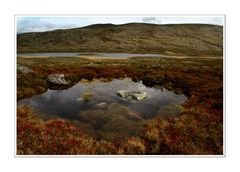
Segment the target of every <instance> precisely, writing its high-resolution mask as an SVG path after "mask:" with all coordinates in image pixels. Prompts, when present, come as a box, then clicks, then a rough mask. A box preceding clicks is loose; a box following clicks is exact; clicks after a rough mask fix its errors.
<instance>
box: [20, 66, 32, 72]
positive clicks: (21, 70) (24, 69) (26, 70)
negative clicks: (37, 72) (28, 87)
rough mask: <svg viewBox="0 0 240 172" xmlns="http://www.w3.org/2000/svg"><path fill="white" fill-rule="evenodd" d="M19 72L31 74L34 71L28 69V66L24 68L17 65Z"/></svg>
mask: <svg viewBox="0 0 240 172" xmlns="http://www.w3.org/2000/svg"><path fill="white" fill-rule="evenodd" d="M17 71H18V72H20V73H31V72H33V71H32V69H30V68H28V67H26V66H23V65H19V64H18V65H17Z"/></svg>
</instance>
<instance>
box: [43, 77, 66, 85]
mask: <svg viewBox="0 0 240 172" xmlns="http://www.w3.org/2000/svg"><path fill="white" fill-rule="evenodd" d="M47 81H48V82H50V83H52V84H56V85H67V84H69V83H68V82H67V81H66V80H65V77H64V74H50V75H49V76H48V77H47Z"/></svg>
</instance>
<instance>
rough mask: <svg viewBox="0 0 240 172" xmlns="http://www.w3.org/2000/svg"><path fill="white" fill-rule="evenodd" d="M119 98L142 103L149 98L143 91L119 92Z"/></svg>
mask: <svg viewBox="0 0 240 172" xmlns="http://www.w3.org/2000/svg"><path fill="white" fill-rule="evenodd" d="M116 94H117V95H118V96H119V97H122V98H124V99H127V100H137V101H141V100H143V99H145V98H146V97H147V93H146V92H143V91H128V90H119V91H117V93H116Z"/></svg>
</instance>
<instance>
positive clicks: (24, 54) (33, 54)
mask: <svg viewBox="0 0 240 172" xmlns="http://www.w3.org/2000/svg"><path fill="white" fill-rule="evenodd" d="M17 56H34V57H36V56H47V57H78V56H95V57H109V58H129V57H149V56H151V57H153V56H154V57H166V56H167V55H162V54H127V53H20V54H17Z"/></svg>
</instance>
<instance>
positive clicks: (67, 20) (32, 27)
mask: <svg viewBox="0 0 240 172" xmlns="http://www.w3.org/2000/svg"><path fill="white" fill-rule="evenodd" d="M16 19H17V33H26V32H43V31H49V30H55V29H68V28H76V27H83V26H87V25H91V24H99V23H112V24H124V23H132V22H138V23H154V24H176V23H205V24H216V25H223V23H224V19H223V17H222V16H211V17H209V16H208V17H207V16H181V17H180V16H163V17H162V16H158V17H154V16H153V17H151V16H147V17H144V16H136V17H134V16H131V17H125V16H123V17H120V16H114V17H110V16H99V17H94V16H92V17H91V16H90V17H82V16H81V17H79V16H76V17H72V16H69V17H66V16H65V17H62V16H57V17H53V16H51V17H38V16H36V17H29V16H21V17H20V16H19V17H17V18H16Z"/></svg>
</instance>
